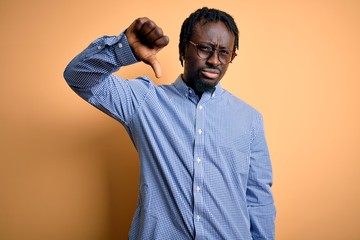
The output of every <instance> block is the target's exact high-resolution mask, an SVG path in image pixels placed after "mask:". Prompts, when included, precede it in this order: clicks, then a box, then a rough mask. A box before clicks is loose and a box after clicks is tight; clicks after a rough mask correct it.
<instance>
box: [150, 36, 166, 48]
mask: <svg viewBox="0 0 360 240" xmlns="http://www.w3.org/2000/svg"><path fill="white" fill-rule="evenodd" d="M168 44H169V37H168V36H161V37H159V38H158V39H156V40H155V41H154V42H153V45H154V46H156V47H158V48H163V47H165V46H167V45H168Z"/></svg>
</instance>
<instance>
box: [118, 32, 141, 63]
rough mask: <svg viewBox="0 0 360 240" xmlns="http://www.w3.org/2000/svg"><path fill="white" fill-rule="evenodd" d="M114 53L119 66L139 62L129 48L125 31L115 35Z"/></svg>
mask: <svg viewBox="0 0 360 240" xmlns="http://www.w3.org/2000/svg"><path fill="white" fill-rule="evenodd" d="M114 48H115V54H116V57H117V58H118V60H119V63H120V65H121V66H127V65H131V64H134V63H137V62H139V60H137V59H136V57H135V55H134V53H133V52H132V50H131V47H130V44H129V42H128V40H127V38H126V35H125V32H122V33H121V34H120V35H119V36H117V37H116V42H115V43H114Z"/></svg>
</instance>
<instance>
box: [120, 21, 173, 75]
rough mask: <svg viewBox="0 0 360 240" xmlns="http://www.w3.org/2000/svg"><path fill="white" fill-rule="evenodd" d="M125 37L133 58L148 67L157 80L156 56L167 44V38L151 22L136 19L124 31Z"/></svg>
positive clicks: (157, 65)
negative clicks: (133, 55)
mask: <svg viewBox="0 0 360 240" xmlns="http://www.w3.org/2000/svg"><path fill="white" fill-rule="evenodd" d="M126 37H127V39H128V42H129V44H130V47H131V50H132V51H133V53H134V54H135V57H136V58H137V59H138V60H140V61H143V62H144V63H146V64H148V65H150V66H151V67H152V69H153V71H154V72H155V76H156V77H157V78H160V77H161V66H160V63H159V61H158V60H157V58H156V54H157V53H158V52H159V51H160V50H161V49H162V48H163V47H165V46H166V45H168V43H169V38H168V37H167V36H165V35H164V34H163V31H162V29H161V28H160V27H158V26H157V25H156V24H155V23H154V22H153V21H152V20H150V19H148V18H146V17H144V18H138V19H136V20H135V21H134V22H133V23H132V24H131V25H130V26H129V28H128V29H127V30H126Z"/></svg>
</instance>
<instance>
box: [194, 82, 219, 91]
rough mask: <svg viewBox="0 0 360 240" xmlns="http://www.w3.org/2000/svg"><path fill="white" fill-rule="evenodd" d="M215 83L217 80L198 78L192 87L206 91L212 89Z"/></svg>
mask: <svg viewBox="0 0 360 240" xmlns="http://www.w3.org/2000/svg"><path fill="white" fill-rule="evenodd" d="M217 83H218V81H216V82H215V81H214V82H209V81H206V80H199V81H196V83H195V86H194V87H195V90H196V91H197V92H207V91H211V90H213V89H214V88H215V86H216V84H217Z"/></svg>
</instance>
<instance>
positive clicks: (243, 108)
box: [222, 89, 261, 116]
mask: <svg viewBox="0 0 360 240" xmlns="http://www.w3.org/2000/svg"><path fill="white" fill-rule="evenodd" d="M222 101H224V102H225V104H227V105H229V106H231V107H232V108H233V109H234V110H235V111H240V112H246V113H248V114H251V115H253V116H259V115H261V113H260V112H259V111H258V110H257V109H256V108H255V107H253V106H252V105H250V104H249V103H247V102H246V101H244V100H243V99H241V98H239V97H237V96H235V95H234V94H232V93H231V92H229V91H228V90H226V89H223V93H222Z"/></svg>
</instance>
